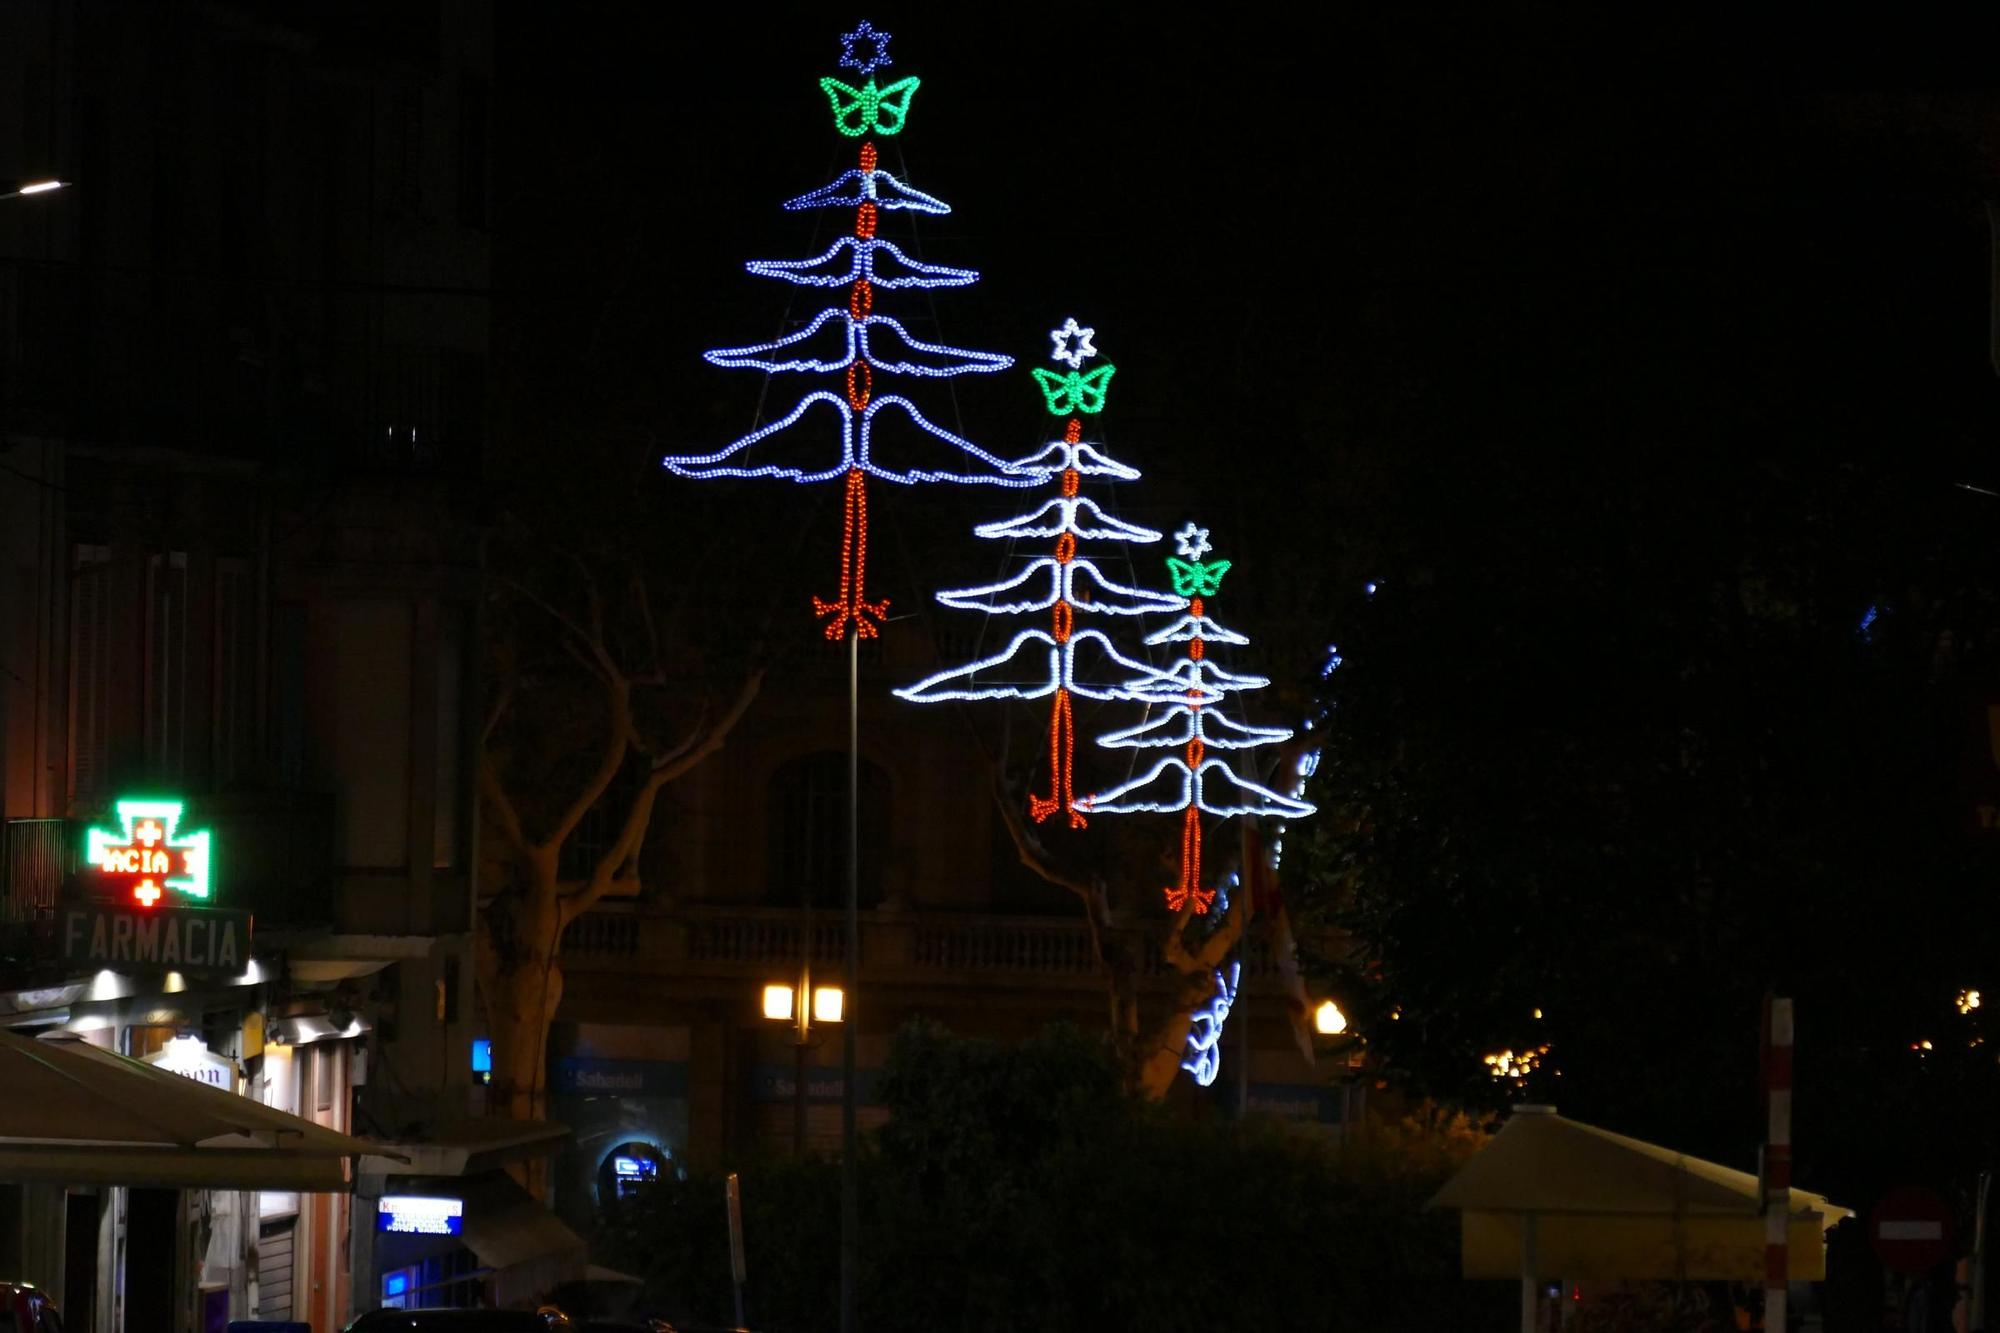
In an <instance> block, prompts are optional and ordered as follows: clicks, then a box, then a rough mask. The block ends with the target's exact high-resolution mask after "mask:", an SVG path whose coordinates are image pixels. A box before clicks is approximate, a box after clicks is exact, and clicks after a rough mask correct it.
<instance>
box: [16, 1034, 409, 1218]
mask: <svg viewBox="0 0 2000 1333" xmlns="http://www.w3.org/2000/svg"><path fill="white" fill-rule="evenodd" d="M0 1088H5V1089H6V1090H7V1095H6V1096H5V1097H0V1180H5V1181H32V1180H52V1181H63V1182H68V1183H99V1184H113V1185H139V1186H157V1187H162V1188H206V1189H292V1190H309V1191H321V1192H325V1191H334V1192H338V1191H343V1190H345V1189H347V1188H348V1187H349V1180H350V1178H351V1168H352V1163H353V1159H354V1158H356V1157H358V1156H360V1155H362V1154H364V1153H380V1152H382V1151H383V1149H382V1148H381V1147H380V1146H379V1145H377V1144H372V1143H369V1142H367V1141H366V1140H363V1139H356V1138H350V1137H349V1136H347V1135H345V1134H338V1133H335V1132H334V1131H333V1130H330V1129H325V1128H323V1127H321V1126H319V1125H315V1124H313V1123H312V1122H311V1121H310V1120H302V1119H300V1118H299V1117H298V1116H295V1115H288V1114H286V1113H285V1112H283V1111H279V1110H275V1109H273V1108H271V1107H268V1106H265V1105H263V1104H261V1103H259V1102H256V1101H253V1100H251V1099H250V1098H248V1097H238V1096H236V1095H235V1094H233V1093H229V1092H225V1091H223V1090H222V1089H220V1088H210V1087H204V1086H202V1085H201V1084H199V1083H196V1082H195V1081H194V1080H192V1079H188V1078H183V1077H181V1076H180V1075H179V1074H175V1073H172V1072H170V1071H168V1070H164V1069H158V1068H155V1067H154V1066H152V1065H148V1064H142V1063H140V1062H139V1061H137V1060H130V1059H127V1058H126V1057H124V1056H122V1055H115V1054H113V1053H111V1052H110V1051H105V1050H101V1049H99V1048H97V1047H95V1046H92V1045H90V1044H89V1043H87V1042H83V1041H79V1040H75V1039H62V1040H52V1041H33V1040H29V1039H26V1038H22V1037H17V1036H15V1035H13V1034H12V1033H8V1032H0Z"/></svg>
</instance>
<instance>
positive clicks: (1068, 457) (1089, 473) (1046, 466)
mask: <svg viewBox="0 0 2000 1333" xmlns="http://www.w3.org/2000/svg"><path fill="white" fill-rule="evenodd" d="M1007 470H1008V471H1009V472H1013V473H1016V474H1018V475H1020V476H1024V477H1033V478H1034V479H1035V480H1037V481H1053V480H1055V479H1056V478H1058V477H1060V476H1061V475H1062V474H1063V473H1065V472H1074V473H1076V475H1077V476H1079V477H1114V478H1116V479H1117V480H1119V481H1137V480H1139V469H1138V468H1135V467H1127V466H1126V465H1125V464H1123V463H1121V462H1119V461H1118V460H1117V459H1115V458H1111V457H1109V456H1107V455H1105V454H1102V453H1099V452H1098V451H1097V449H1096V447H1095V446H1093V445H1089V444H1085V443H1083V442H1082V441H1080V440H1051V441H1049V443H1048V445H1047V446H1046V447H1044V448H1043V450H1042V451H1041V452H1040V453H1038V454H1031V455H1029V456H1028V457H1026V458H1023V459H1021V460H1020V461H1018V462H1014V463H1009V464H1008V465H1007ZM1153 540H1155V541H1157V540H1159V537H1158V534H1155V535H1154V537H1153Z"/></svg>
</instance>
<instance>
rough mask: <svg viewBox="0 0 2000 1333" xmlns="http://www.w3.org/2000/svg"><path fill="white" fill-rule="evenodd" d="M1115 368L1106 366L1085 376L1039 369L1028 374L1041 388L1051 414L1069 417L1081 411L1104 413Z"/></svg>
mask: <svg viewBox="0 0 2000 1333" xmlns="http://www.w3.org/2000/svg"><path fill="white" fill-rule="evenodd" d="M1116 369H1118V367H1116V366H1114V365H1109V364H1106V365H1102V366H1099V367H1098V368H1097V369H1095V370H1093V371H1091V372H1090V373H1089V374H1088V375H1086V374H1083V373H1081V372H1079V371H1074V370H1069V371H1062V370H1044V369H1042V368H1041V367H1040V366H1037V367H1035V368H1034V369H1033V370H1032V371H1030V372H1029V373H1030V374H1032V375H1033V376H1034V377H1035V383H1036V384H1037V385H1039V386H1040V387H1041V390H1042V397H1043V398H1044V399H1045V400H1046V401H1047V402H1048V405H1049V411H1051V412H1053V413H1055V414H1056V415H1057V416H1059V417H1066V416H1069V415H1070V414H1072V413H1079V412H1081V413H1097V412H1102V411H1103V410H1104V395H1105V392H1106V390H1108V389H1109V388H1110V387H1111V372H1112V371H1114V370H1116Z"/></svg>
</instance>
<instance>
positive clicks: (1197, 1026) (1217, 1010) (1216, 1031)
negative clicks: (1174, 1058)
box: [1181, 962, 1243, 1088]
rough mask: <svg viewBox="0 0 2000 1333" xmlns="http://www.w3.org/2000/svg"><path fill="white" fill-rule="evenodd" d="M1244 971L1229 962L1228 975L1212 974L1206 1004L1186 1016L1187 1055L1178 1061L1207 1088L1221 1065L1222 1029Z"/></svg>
mask: <svg viewBox="0 0 2000 1333" xmlns="http://www.w3.org/2000/svg"><path fill="white" fill-rule="evenodd" d="M1242 974H1243V964H1242V963H1240V962H1232V963H1230V965H1229V975H1228V976H1227V977H1225V976H1223V974H1222V973H1221V972H1220V971H1218V972H1216V973H1215V994H1214V995H1212V996H1210V997H1209V1001H1208V1003H1207V1004H1205V1005H1203V1006H1202V1007H1201V1008H1199V1009H1197V1010H1195V1011H1194V1013H1193V1014H1192V1015H1190V1016H1189V1019H1188V1035H1187V1047H1186V1054H1185V1056H1184V1058H1183V1059H1182V1060H1181V1068H1182V1069H1185V1070H1187V1071H1188V1073H1190V1074H1193V1075H1194V1081H1195V1082H1196V1083H1198V1084H1200V1085H1201V1086H1202V1087H1204V1088H1206V1087H1208V1086H1209V1085H1210V1084H1212V1083H1214V1082H1215V1076H1216V1074H1217V1072H1218V1071H1220V1070H1221V1068H1222V1029H1223V1026H1224V1025H1225V1024H1226V1023H1228V1022H1229V1011H1230V1010H1231V1009H1233V1008H1235V1006H1236V983H1237V980H1238V978H1240V977H1241V976H1242Z"/></svg>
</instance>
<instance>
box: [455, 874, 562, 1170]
mask: <svg viewBox="0 0 2000 1333" xmlns="http://www.w3.org/2000/svg"><path fill="white" fill-rule="evenodd" d="M527 869H528V871H529V873H530V874H532V875H533V877H534V879H535V880H537V881H542V882H537V883H534V884H533V886H532V887H531V888H529V889H528V890H527V891H525V892H522V891H518V890H517V891H516V892H514V893H511V894H508V895H505V896H503V897H501V898H498V899H496V900H494V901H493V902H492V903H491V904H489V905H488V907H487V908H486V911H485V913H484V914H483V915H484V917H485V920H484V921H483V922H482V927H483V928H482V929H481V930H479V931H478V932H477V933H476V936H475V939H476V948H477V950H478V953H477V959H476V961H477V966H478V977H479V989H480V992H481V998H482V999H483V1000H484V1002H485V1008H486V1021H487V1035H488V1038H489V1039H490V1040H491V1042H492V1053H493V1081H492V1083H491V1085H490V1086H489V1088H488V1091H487V1109H488V1111H489V1112H490V1113H491V1114H495V1115H504V1116H506V1117H508V1118H509V1119H512V1120H541V1119H544V1118H546V1116H547V1114H548V1055H549V1025H550V1022H551V1020H553V1019H554V1017H555V1013H556V1009H557V1007H558V1006H559V1005H560V1004H561V1003H562V984H563V978H562V962H561V947H562V927H563V917H562V912H561V907H560V902H559V900H558V899H557V897H556V886H555V884H554V882H553V879H554V866H553V865H552V864H551V865H547V866H542V865H536V864H531V865H530V866H528V867H527ZM545 1173H546V1164H545V1163H544V1162H543V1161H542V1160H541V1159H534V1160H532V1161H530V1162H528V1163H526V1164H524V1165H523V1166H521V1167H519V1168H517V1169H516V1170H515V1177H516V1179H518V1180H519V1181H520V1182H521V1183H522V1184H523V1185H524V1186H526V1187H528V1189H529V1190H530V1191H532V1192H533V1193H534V1194H535V1195H536V1197H538V1198H539V1197H541V1193H542V1190H543V1188H544V1186H545Z"/></svg>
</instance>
